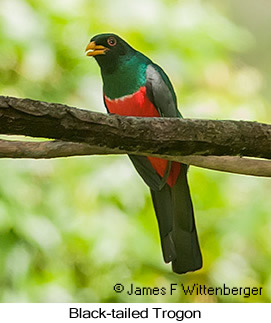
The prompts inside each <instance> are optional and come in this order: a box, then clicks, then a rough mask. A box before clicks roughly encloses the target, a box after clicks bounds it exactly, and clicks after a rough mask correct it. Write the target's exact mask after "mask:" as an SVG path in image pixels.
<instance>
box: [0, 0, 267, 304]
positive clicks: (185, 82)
mask: <svg viewBox="0 0 271 323" xmlns="http://www.w3.org/2000/svg"><path fill="white" fill-rule="evenodd" d="M270 30H271V3H270V1H266V0H259V1H254V0H238V1H235V0H228V1H219V0H216V1H215V0H213V1H211V0H209V1H203V0H202V1H200V0H183V1H173V0H171V1H170V0H160V1H157V0H137V1H124V0H114V1H109V0H108V1H106V0H99V1H87V0H65V1H64V0H39V1H34V0H0V48H1V49H0V94H1V95H10V96H17V97H29V98H33V99H38V100H44V101H51V102H60V103H65V104H69V105H72V106H76V107H80V108H86V109H90V110H96V111H101V112H105V109H104V107H103V102H102V83H101V80H100V75H99V68H98V66H97V64H96V63H95V61H94V60H93V59H90V58H88V57H85V55H84V49H85V47H86V45H87V43H88V41H89V39H90V38H91V37H92V36H93V35H95V34H97V33H101V32H115V33H117V34H119V35H120V36H122V37H123V38H125V39H126V40H127V41H128V42H130V43H131V45H132V46H134V47H136V48H137V49H138V50H140V51H142V52H144V53H145V54H146V55H147V56H149V57H151V58H152V59H153V60H154V61H155V62H156V63H158V64H159V65H161V66H162V67H163V68H164V70H165V71H166V72H167V74H168V75H169V76H170V78H171V80H172V82H173V84H174V87H175V90H176V92H177V96H178V101H179V106H180V108H181V111H182V113H183V115H184V116H185V117H192V118H193V117H195V118H206V119H217V118H218V119H237V120H238V119H243V120H257V121H261V122H267V123H268V122H269V123H270V120H271V112H270V99H271V92H270V87H271V76H270V75H271V61H270V52H271V42H270V38H271V37H270V34H271V32H270ZM2 138H3V136H2ZM189 181H190V187H191V191H192V196H193V201H194V207H195V213H196V220H197V227H198V233H199V239H200V243H201V246H202V251H203V257H204V267H203V269H202V270H200V271H198V272H196V273H191V274H186V275H183V276H178V275H175V274H173V273H172V272H171V268H170V266H169V265H165V264H164V262H163V260H162V253H161V250H160V242H159V236H158V228H157V224H156V220H155V216H154V211H153V208H152V204H151V199H150V195H149V191H148V189H147V187H146V186H145V185H144V183H143V182H142V180H141V179H140V177H139V176H138V175H137V173H136V172H135V170H134V169H133V167H132V165H131V163H130V161H129V160H128V158H127V157H126V156H110V157H78V158H75V157H74V158H62V159H55V160H38V161H36V160H10V159H9V160H8V159H2V160H0V301H1V302H143V301H144V302H194V301H198V302H229V301H231V302H251V301H252V302H269V301H270V300H271V216H270V215H271V199H270V191H271V182H270V180H269V179H263V178H254V177H250V176H241V175H231V174H226V173H219V172H215V171H208V170H205V169H199V168H195V167H191V169H190V173H189ZM115 283H122V284H124V285H125V286H127V287H128V285H129V284H130V283H134V284H135V285H137V286H151V287H154V286H158V287H162V286H165V287H168V286H169V284H170V283H184V284H192V283H202V284H206V285H209V286H221V285H222V284H223V283H225V284H227V285H228V286H243V287H245V286H257V287H260V286H262V287H263V294H262V295H261V296H252V297H250V298H243V297H240V296H234V297H229V296H228V297H216V296H209V297H207V296H186V297H185V296H184V295H183V293H181V292H177V293H176V294H174V295H173V296H170V295H163V296H162V295H160V296H130V297H128V296H127V295H125V293H123V294H116V293H115V292H114V291H113V285H114V284H115Z"/></svg>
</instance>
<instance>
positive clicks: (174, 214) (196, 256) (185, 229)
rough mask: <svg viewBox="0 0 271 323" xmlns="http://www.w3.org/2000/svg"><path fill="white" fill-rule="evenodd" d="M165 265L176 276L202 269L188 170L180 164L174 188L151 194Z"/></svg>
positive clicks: (165, 188) (166, 187)
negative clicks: (169, 263)
mask: <svg viewBox="0 0 271 323" xmlns="http://www.w3.org/2000/svg"><path fill="white" fill-rule="evenodd" d="M151 194H152V199H153V204H154V208H155V213H156V216H157V220H158V224H159V231H160V237H161V244H162V250H163V256H164V260H165V262H170V261H171V262H172V269H173V271H174V272H176V273H178V274H183V273H186V272H188V271H195V270H198V269H200V268H201V267H202V256H201V252H200V247H199V242H198V237H197V231H196V226H195V219H194V211H193V205H192V201H191V196H190V191H189V186H188V183H187V166H186V165H183V164H182V167H181V171H180V175H179V176H178V179H177V182H176V184H175V185H174V186H173V187H170V186H169V185H167V184H166V185H165V186H164V187H163V188H162V189H161V190H160V191H153V190H151Z"/></svg>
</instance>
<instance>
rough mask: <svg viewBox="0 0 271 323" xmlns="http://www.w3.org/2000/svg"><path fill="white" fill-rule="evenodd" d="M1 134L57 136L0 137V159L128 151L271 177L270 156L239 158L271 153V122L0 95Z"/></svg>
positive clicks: (200, 165)
mask: <svg viewBox="0 0 271 323" xmlns="http://www.w3.org/2000/svg"><path fill="white" fill-rule="evenodd" d="M0 134H8V135H28V136H33V137H46V138H53V139H58V140H55V141H46V142H27V141H23V142H22V141H9V140H0V158H56V157H68V156H78V155H94V154H96V155H97V154H99V155H101V154H102V155H104V154H122V153H129V154H138V155H145V156H147V155H152V156H157V157H163V158H166V159H169V160H175V161H179V162H182V163H186V164H189V165H195V166H198V167H204V168H209V169H214V170H219V171H226V172H233V173H238V174H245V175H255V176H268V177H271V161H268V160H260V159H251V158H241V157H240V156H249V157H262V158H270V157H271V126H270V125H267V124H262V123H257V122H248V121H218V120H216V121H213V120H189V119H169V118H134V117H121V116H117V115H105V114H101V113H95V112H90V111H87V110H80V109H76V108H72V107H68V106H66V105H62V104H56V103H47V102H40V101H34V100H29V99H18V98H11V97H1V96H0ZM212 155H215V156H212ZM228 155H230V156H228Z"/></svg>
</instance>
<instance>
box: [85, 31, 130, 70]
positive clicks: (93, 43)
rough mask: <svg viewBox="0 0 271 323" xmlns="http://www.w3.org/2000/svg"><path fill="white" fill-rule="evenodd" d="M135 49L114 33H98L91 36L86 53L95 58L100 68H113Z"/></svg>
mask: <svg viewBox="0 0 271 323" xmlns="http://www.w3.org/2000/svg"><path fill="white" fill-rule="evenodd" d="M134 51H135V50H134V49H133V48H132V47H131V46H130V45H129V44H128V43H126V41H124V40H123V39H122V38H120V37H119V36H117V35H115V34H99V35H96V36H94V37H92V38H91V40H90V42H89V44H88V45H87V47H86V50H85V52H86V55H87V56H92V57H94V58H95V59H96V61H97V62H98V64H99V65H100V67H101V68H102V69H110V70H111V69H113V68H114V67H116V65H117V64H118V63H119V61H120V59H121V58H124V57H125V56H126V55H129V54H131V53H132V52H134Z"/></svg>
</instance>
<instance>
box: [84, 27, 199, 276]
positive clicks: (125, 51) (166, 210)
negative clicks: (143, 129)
mask: <svg viewBox="0 0 271 323" xmlns="http://www.w3.org/2000/svg"><path fill="white" fill-rule="evenodd" d="M85 53H86V55H87V56H89V57H94V59H95V60H96V62H97V63H98V65H99V67H100V70H101V76H102V80H103V100H104V104H105V107H106V109H107V112H108V113H109V114H118V115H122V116H134V117H170V118H182V115H181V113H180V112H179V110H178V108H177V98H176V94H175V91H174V88H173V86H172V84H171V82H170V80H169V78H168V76H167V74H166V73H165V72H164V70H163V69H162V68H161V67H160V66H158V65H157V64H155V63H154V62H152V61H151V59H149V58H148V57H147V56H145V55H144V54H142V53H141V52H139V51H137V50H136V49H134V48H133V47H132V46H131V45H129V44H128V43H127V42H126V41H125V40H124V39H122V38H121V37H119V36H118V35H116V34H113V33H103V34H98V35H96V36H94V37H92V38H91V39H90V41H89V43H88V45H87V47H86V49H85ZM129 158H130V159H131V161H132V163H133V165H134V167H135V169H136V170H137V172H138V173H139V175H140V176H141V177H142V179H143V181H144V182H145V183H146V184H147V185H148V186H149V188H150V192H151V197H152V202H153V206H154V211H155V214H156V218H157V221H158V227H159V233H160V241H161V247H162V253H163V258H164V261H165V262H166V263H171V266H172V271H173V272H175V273H177V274H185V273H187V272H191V271H192V272H193V271H196V270H198V269H200V268H201V267H202V254H201V250H200V246H199V239H198V235H197V230H196V224H195V217H194V210H193V204H192V200H191V194H190V190H189V186H188V182H187V171H188V165H186V164H181V163H179V162H175V161H167V160H165V159H161V158H158V157H152V156H138V155H129Z"/></svg>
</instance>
